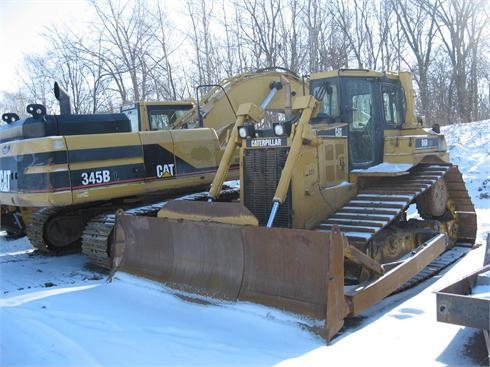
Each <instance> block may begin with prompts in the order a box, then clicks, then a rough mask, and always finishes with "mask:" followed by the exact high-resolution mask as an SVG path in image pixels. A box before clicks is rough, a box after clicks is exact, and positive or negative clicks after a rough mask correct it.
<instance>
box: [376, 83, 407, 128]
mask: <svg viewBox="0 0 490 367" xmlns="http://www.w3.org/2000/svg"><path fill="white" fill-rule="evenodd" d="M381 93H382V99H383V112H384V118H385V122H386V124H387V125H389V126H392V127H398V126H400V125H401V124H402V123H403V116H404V114H405V111H404V110H405V108H404V103H403V102H404V94H403V91H402V89H401V87H400V86H398V85H394V84H384V85H383V86H382V91H381Z"/></svg>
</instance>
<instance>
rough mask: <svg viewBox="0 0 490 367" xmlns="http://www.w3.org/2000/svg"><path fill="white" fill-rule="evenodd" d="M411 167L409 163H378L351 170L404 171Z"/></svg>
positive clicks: (367, 171) (356, 171) (362, 171)
mask: <svg viewBox="0 0 490 367" xmlns="http://www.w3.org/2000/svg"><path fill="white" fill-rule="evenodd" d="M412 167H413V164H409V163H380V164H378V165H376V166H372V167H369V168H366V169H355V170H352V172H354V173H401V172H406V171H408V170H409V169H410V168H412Z"/></svg>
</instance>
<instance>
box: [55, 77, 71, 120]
mask: <svg viewBox="0 0 490 367" xmlns="http://www.w3.org/2000/svg"><path fill="white" fill-rule="evenodd" d="M54 96H55V97H56V99H57V100H58V101H60V115H71V99H70V95H69V94H68V92H67V91H66V90H64V89H63V88H62V87H61V86H60V85H59V84H58V82H54Z"/></svg>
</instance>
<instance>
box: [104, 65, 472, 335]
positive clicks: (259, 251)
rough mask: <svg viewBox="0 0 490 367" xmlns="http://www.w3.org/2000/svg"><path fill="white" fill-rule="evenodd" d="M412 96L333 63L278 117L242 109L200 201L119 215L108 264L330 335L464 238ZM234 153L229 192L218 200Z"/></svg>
mask: <svg viewBox="0 0 490 367" xmlns="http://www.w3.org/2000/svg"><path fill="white" fill-rule="evenodd" d="M414 103H415V93H414V90H413V87H412V80H411V74H410V73H409V72H378V71H373V70H349V69H342V70H336V71H324V72H318V73H313V74H311V76H310V78H309V94H308V95H305V96H301V97H297V98H296V99H295V100H294V102H293V104H292V108H291V111H290V113H289V114H287V115H286V118H285V119H283V120H281V121H275V122H273V123H272V124H267V121H265V120H267V119H265V120H264V111H263V109H261V108H260V107H258V106H257V105H256V104H254V103H244V104H242V105H240V107H239V108H238V110H237V119H236V122H235V126H234V128H233V130H232V133H231V136H230V139H229V140H228V144H227V147H226V150H225V152H224V155H223V158H222V159H221V162H220V165H219V167H218V170H217V173H216V176H215V177H214V179H213V182H212V184H211V188H210V190H209V193H208V200H207V201H204V202H193V201H186V200H170V201H168V202H167V203H166V204H165V205H164V206H163V207H162V209H160V210H159V211H158V214H157V216H156V217H148V216H134V215H126V214H125V213H124V211H119V212H118V214H117V216H116V227H115V230H114V237H113V243H112V245H111V255H112V256H111V259H112V260H111V261H112V266H113V272H116V271H117V270H120V271H124V272H129V273H132V274H136V275H139V276H143V277H146V278H150V279H153V280H157V281H161V282H164V283H165V284H166V285H168V286H170V287H175V288H178V289H181V290H184V291H186V292H189V293H191V294H192V293H195V294H201V295H205V296H210V297H217V298H220V299H226V300H246V301H252V302H256V303H260V304H264V305H268V306H273V307H278V308H281V309H283V310H286V311H291V312H295V313H299V314H301V315H304V316H307V317H310V318H313V319H315V320H321V321H322V323H321V325H322V326H321V327H320V329H319V330H318V332H319V333H320V334H321V335H322V336H323V337H324V338H325V339H326V340H327V341H330V340H331V339H332V338H333V337H334V336H335V335H336V334H337V333H338V332H339V330H341V328H342V327H343V325H344V320H345V319H346V318H347V317H351V316H355V315H359V314H360V313H361V312H363V311H364V310H366V309H367V308H369V307H371V306H372V305H374V304H375V303H377V302H379V301H380V300H381V299H382V298H384V297H386V296H388V295H390V294H391V293H393V292H395V291H397V290H399V289H402V287H403V286H405V285H406V284H407V282H409V281H410V280H411V279H414V277H415V276H416V275H417V274H420V273H423V272H424V271H425V270H424V268H426V267H427V265H428V264H430V263H431V262H433V260H434V259H436V258H438V257H439V255H441V254H442V253H443V252H444V251H446V250H448V249H450V248H451V247H453V246H455V245H457V244H470V245H471V244H472V243H474V241H475V235H476V214H475V210H474V206H473V204H472V202H471V199H470V197H469V195H468V192H467V190H466V188H465V185H464V181H463V179H462V176H461V173H460V171H459V170H458V168H457V167H456V166H455V165H453V164H451V163H450V160H449V154H448V149H447V146H446V142H445V138H444V135H443V134H441V133H440V131H439V129H438V127H437V126H433V127H431V128H430V127H428V126H426V123H425V119H424V118H422V117H417V116H416V115H415V108H414ZM237 150H238V151H239V157H240V198H239V200H235V201H232V202H219V201H218V199H219V197H220V189H221V187H222V184H223V182H224V180H225V178H226V177H227V174H228V172H229V168H230V167H231V163H232V162H233V157H234V154H235V152H236V151H237Z"/></svg>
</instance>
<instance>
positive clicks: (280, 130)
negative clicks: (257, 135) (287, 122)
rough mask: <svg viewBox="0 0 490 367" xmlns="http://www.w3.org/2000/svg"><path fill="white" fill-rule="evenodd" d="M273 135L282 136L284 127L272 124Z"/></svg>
mask: <svg viewBox="0 0 490 367" xmlns="http://www.w3.org/2000/svg"><path fill="white" fill-rule="evenodd" d="M274 134H275V135H277V136H281V135H284V126H283V125H282V124H274Z"/></svg>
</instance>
